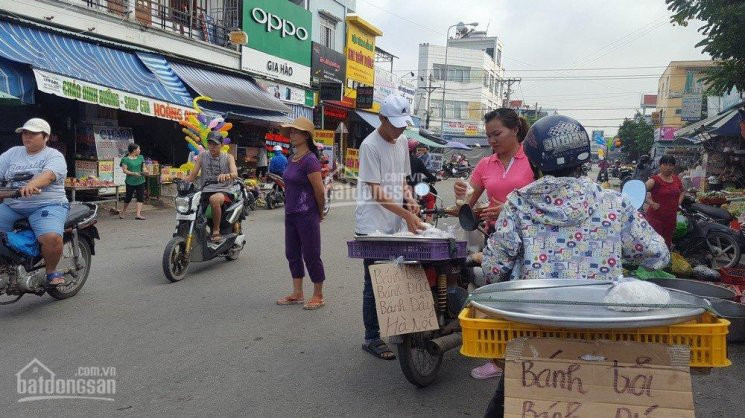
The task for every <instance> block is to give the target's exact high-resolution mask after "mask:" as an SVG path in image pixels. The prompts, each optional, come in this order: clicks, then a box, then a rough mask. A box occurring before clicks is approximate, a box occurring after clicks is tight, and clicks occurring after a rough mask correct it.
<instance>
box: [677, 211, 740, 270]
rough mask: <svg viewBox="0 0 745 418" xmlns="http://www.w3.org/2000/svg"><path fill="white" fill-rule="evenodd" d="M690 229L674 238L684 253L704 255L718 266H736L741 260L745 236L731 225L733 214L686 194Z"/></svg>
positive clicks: (711, 264)
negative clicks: (699, 201) (696, 201)
mask: <svg viewBox="0 0 745 418" xmlns="http://www.w3.org/2000/svg"><path fill="white" fill-rule="evenodd" d="M680 213H681V215H683V216H684V217H685V218H686V221H687V224H688V229H687V230H686V231H685V234H683V235H682V236H681V237H677V238H673V246H674V248H675V249H676V250H678V251H681V252H682V254H683V255H684V256H688V257H691V258H697V257H698V258H704V259H706V260H707V261H708V263H709V265H710V266H711V267H712V268H714V269H717V268H721V267H727V268H731V267H736V266H737V265H738V264H739V263H740V258H741V256H742V248H743V246H745V235H743V232H742V231H739V232H738V231H735V230H734V229H732V228H730V227H729V226H728V225H729V223H730V221H732V219H733V217H732V215H731V214H730V213H729V212H727V210H725V209H722V208H718V207H716V206H709V205H704V204H701V203H695V201H694V200H693V199H692V198H691V197H689V196H686V197H685V198H683V202H682V203H681V205H680Z"/></svg>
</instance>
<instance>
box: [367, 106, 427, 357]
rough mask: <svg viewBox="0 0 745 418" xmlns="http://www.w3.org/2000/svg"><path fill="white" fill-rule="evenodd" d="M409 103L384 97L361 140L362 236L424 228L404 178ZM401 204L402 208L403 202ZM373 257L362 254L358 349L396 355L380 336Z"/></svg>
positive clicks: (405, 172) (391, 355)
mask: <svg viewBox="0 0 745 418" xmlns="http://www.w3.org/2000/svg"><path fill="white" fill-rule="evenodd" d="M409 110H410V109H409V102H408V101H407V100H406V99H405V98H403V97H402V96H397V95H391V96H388V97H387V98H386V99H385V101H383V105H382V106H381V108H380V115H379V117H380V122H381V124H380V127H378V129H376V130H375V131H373V132H372V133H371V134H370V135H368V136H367V138H365V140H364V141H362V145H360V171H359V177H358V179H357V181H358V186H357V210H356V212H355V220H356V225H355V233H356V234H357V235H367V234H371V233H373V232H376V231H379V232H382V233H384V234H393V233H396V232H399V231H401V230H403V229H404V228H406V229H408V230H409V231H411V232H414V233H416V232H417V231H421V230H424V229H425V227H424V224H423V223H422V222H421V220H420V219H419V217H418V216H417V215H418V213H419V206H418V205H417V203H416V199H414V197H413V195H412V193H411V189H410V188H409V186H408V184H407V182H406V176H408V175H410V174H411V165H410V162H409V149H408V143H407V140H406V137H405V136H403V132H404V130H405V129H406V126H407V125H408V124H411V123H412V120H411V116H409ZM404 204H405V207H404ZM374 262H375V260H372V259H365V260H364V268H365V286H364V290H363V293H362V317H363V321H364V323H365V343H364V344H363V345H362V349H364V350H365V351H367V352H369V353H370V354H372V355H374V356H376V357H378V358H382V359H385V360H393V359H395V358H396V356H395V355H394V354H393V352H392V351H391V350H390V349H389V348H388V346H387V345H386V344H385V342H383V340H381V339H380V327H379V325H378V317H377V312H376V310H375V295H374V293H373V290H372V283H371V280H370V272H369V270H368V267H369V266H370V265H371V264H373V263H374Z"/></svg>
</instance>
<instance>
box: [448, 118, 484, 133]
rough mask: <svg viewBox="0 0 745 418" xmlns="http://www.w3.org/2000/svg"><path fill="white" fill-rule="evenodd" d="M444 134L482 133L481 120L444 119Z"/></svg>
mask: <svg viewBox="0 0 745 418" xmlns="http://www.w3.org/2000/svg"><path fill="white" fill-rule="evenodd" d="M443 131H444V134H450V135H461V136H478V135H479V134H482V135H483V134H484V128H483V127H482V126H481V122H476V121H463V120H446V121H445V123H444V124H443Z"/></svg>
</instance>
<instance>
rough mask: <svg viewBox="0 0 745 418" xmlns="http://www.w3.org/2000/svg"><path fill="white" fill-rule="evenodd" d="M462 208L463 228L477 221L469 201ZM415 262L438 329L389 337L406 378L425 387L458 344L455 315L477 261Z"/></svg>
mask: <svg viewBox="0 0 745 418" xmlns="http://www.w3.org/2000/svg"><path fill="white" fill-rule="evenodd" d="M417 190H418V192H417ZM428 192H429V186H428V185H427V184H426V183H419V184H417V185H416V186H415V193H417V195H418V196H421V195H422V194H424V193H428ZM463 208H466V209H463ZM461 211H462V212H463V213H464V215H463V217H462V218H463V219H461V216H460V213H459V219H460V220H461V226H463V227H464V229H467V227H469V226H470V225H471V223H473V224H476V223H477V222H476V221H475V220H473V212H470V216H471V220H470V221H469V220H468V214H467V213H466V212H468V211H470V207H469V206H468V205H463V206H462V207H461ZM422 212H423V214H430V215H432V216H434V217H437V218H440V217H447V216H451V215H452V212H451V211H450V210H449V209H445V208H442V207H439V208H437V207H435V208H433V209H424V210H423V211H422ZM473 229H475V228H473ZM473 229H472V230H473ZM417 263H418V264H421V266H422V268H423V269H424V271H425V273H426V274H427V278H428V280H429V281H430V285H431V289H432V294H433V298H434V300H435V307H436V309H437V320H438V323H439V329H437V330H434V331H424V332H416V333H411V334H403V335H398V336H395V337H392V338H391V342H392V343H395V344H396V348H397V352H398V360H399V364H400V366H401V371H402V372H403V373H404V376H405V377H406V379H407V380H408V381H409V382H411V383H412V384H414V385H416V386H418V387H425V386H428V385H429V384H431V383H432V382H434V381H435V379H436V378H437V374H438V372H439V370H440V367H441V365H442V359H443V357H444V355H445V353H446V352H447V351H449V350H452V349H454V348H457V347H459V346H460V345H461V342H462V338H461V328H460V322H459V321H458V315H459V314H460V312H461V310H462V309H463V307H464V306H465V304H466V300H467V299H468V294H469V293H468V285H469V284H470V281H469V280H470V279H471V278H472V274H470V272H469V271H470V269H471V268H473V267H475V266H476V265H477V264H476V263H474V262H473V261H472V260H471V259H470V258H457V257H455V258H451V259H449V260H443V261H426V262H425V261H422V262H417Z"/></svg>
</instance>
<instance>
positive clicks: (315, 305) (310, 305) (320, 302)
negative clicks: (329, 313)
mask: <svg viewBox="0 0 745 418" xmlns="http://www.w3.org/2000/svg"><path fill="white" fill-rule="evenodd" d="M325 305H326V301H325V300H324V299H323V298H321V299H320V300H318V299H316V302H313V298H311V299H310V300H309V301H308V303H306V304H305V305H303V309H305V310H306V311H315V310H316V309H319V308H322V307H324V306H325Z"/></svg>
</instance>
